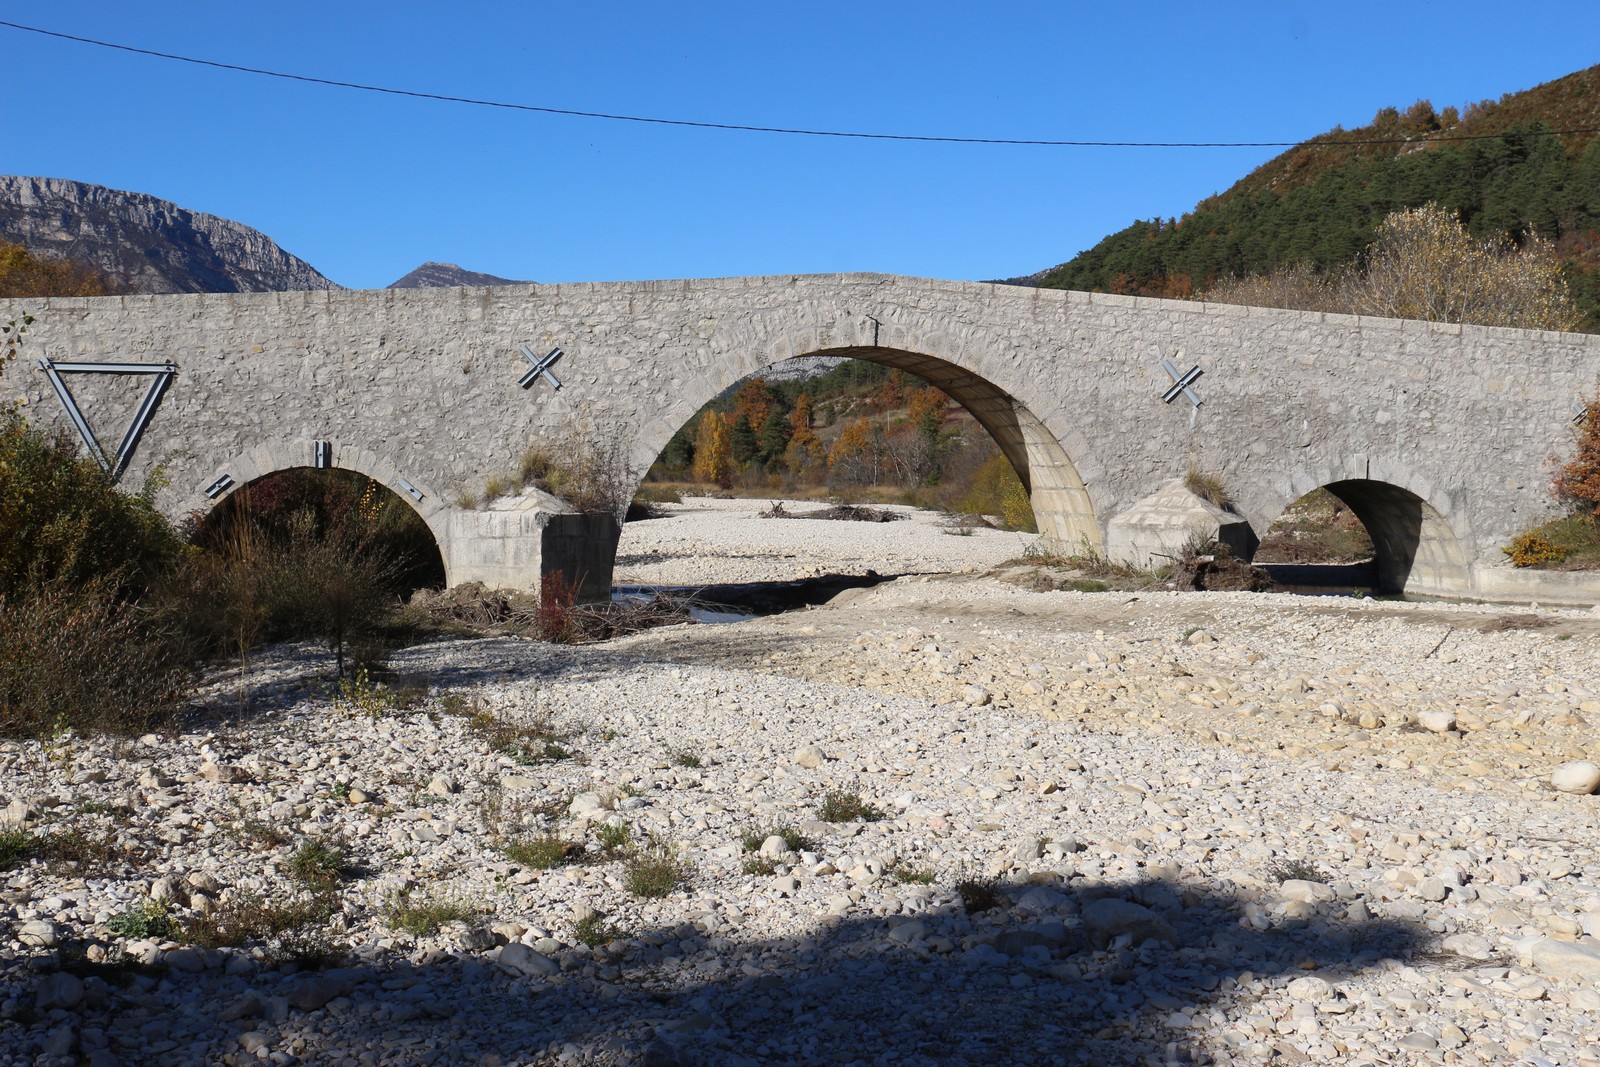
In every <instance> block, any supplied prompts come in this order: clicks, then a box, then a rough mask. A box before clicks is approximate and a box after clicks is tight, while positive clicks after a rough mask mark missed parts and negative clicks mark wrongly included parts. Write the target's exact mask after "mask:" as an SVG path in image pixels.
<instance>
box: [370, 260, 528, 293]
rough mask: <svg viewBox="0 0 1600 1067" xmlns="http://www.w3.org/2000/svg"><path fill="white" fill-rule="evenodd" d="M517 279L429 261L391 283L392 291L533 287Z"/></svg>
mask: <svg viewBox="0 0 1600 1067" xmlns="http://www.w3.org/2000/svg"><path fill="white" fill-rule="evenodd" d="M531 284H533V283H531V282H524V281H518V280H516V279H515V278H502V277H500V276H499V275H496V274H481V273H479V272H478V271H475V270H464V269H462V268H461V267H458V266H456V265H455V264H454V263H438V262H435V261H433V260H429V261H428V262H426V263H424V264H423V265H422V266H420V267H418V268H417V269H416V270H414V271H412V272H411V273H410V274H407V275H406V276H405V277H404V278H401V279H400V280H399V281H396V282H391V283H390V285H389V288H390V289H449V288H454V287H456V286H462V285H531Z"/></svg>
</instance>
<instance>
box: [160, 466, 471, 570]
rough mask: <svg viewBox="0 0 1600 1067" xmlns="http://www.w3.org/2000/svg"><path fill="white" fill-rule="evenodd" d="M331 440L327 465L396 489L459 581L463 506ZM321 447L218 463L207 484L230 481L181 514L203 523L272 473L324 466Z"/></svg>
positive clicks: (193, 499)
mask: <svg viewBox="0 0 1600 1067" xmlns="http://www.w3.org/2000/svg"><path fill="white" fill-rule="evenodd" d="M326 444H327V445H328V446H329V456H328V463H327V464H326V468H331V469H335V470H347V471H353V472H355V473H357V474H363V475H366V476H367V477H368V478H371V479H372V480H373V481H375V482H377V483H378V484H379V485H381V486H383V487H384V488H386V489H388V490H390V491H391V492H393V493H394V495H395V496H397V497H399V498H400V499H401V500H402V501H404V502H405V503H406V504H407V505H408V506H409V507H410V508H411V510H412V511H414V512H416V513H417V516H418V517H419V518H421V519H422V521H423V523H424V524H425V525H426V526H427V527H428V532H429V533H430V534H432V535H433V542H434V544H435V545H436V546H437V547H438V549H439V557H440V559H441V560H443V562H444V571H445V584H446V585H455V584H457V582H458V576H457V571H458V570H459V566H458V563H457V561H455V560H453V559H452V552H451V544H452V538H451V529H450V527H451V523H450V516H451V514H452V513H453V512H455V511H457V510H458V509H456V508H454V507H453V506H452V505H450V504H449V503H448V502H446V501H445V500H443V499H441V498H440V497H439V495H438V493H437V492H435V491H434V489H433V487H432V486H430V485H428V484H426V483H424V482H422V481H420V480H418V479H415V478H411V477H408V476H406V475H404V474H402V473H401V472H400V470H399V469H398V468H397V467H395V466H394V464H392V463H390V462H389V461H388V460H386V459H384V458H383V457H382V456H379V455H377V454H376V453H373V452H370V451H368V450H367V449H363V448H358V447H355V446H345V445H340V444H339V443H338V442H336V441H329V442H326ZM316 450H317V442H315V441H311V440H293V441H268V442H264V443H262V444H260V445H257V446H256V447H255V448H252V449H250V450H249V451H247V452H241V453H239V454H238V455H236V456H234V457H233V458H232V459H231V460H229V461H228V462H227V463H224V464H222V465H220V466H219V467H217V468H216V469H215V470H214V471H213V472H212V474H211V476H210V477H209V478H208V479H207V480H206V483H205V484H206V485H208V486H211V485H217V484H218V483H219V482H222V481H223V479H224V478H226V479H227V481H226V483H225V484H224V486H223V488H222V489H221V490H220V491H218V492H217V494H216V495H215V496H213V497H207V496H206V495H205V493H204V492H203V491H202V492H198V493H194V494H192V495H191V496H190V497H188V498H187V499H186V500H185V501H184V503H183V505H182V507H181V508H180V512H181V514H182V515H183V516H184V517H187V518H189V519H191V520H194V521H202V520H204V518H205V517H206V516H207V515H209V514H210V513H211V511H212V509H214V508H215V507H216V506H217V505H219V504H221V503H222V502H223V501H224V500H226V499H227V498H228V497H230V496H232V495H233V494H234V493H236V492H238V491H239V490H240V489H243V488H244V487H245V486H247V485H250V484H251V483H252V482H257V481H260V480H261V479H262V478H265V477H266V476H267V475H269V474H277V473H278V472H279V471H287V470H296V469H302V468H303V469H307V470H315V469H318V464H317V451H316Z"/></svg>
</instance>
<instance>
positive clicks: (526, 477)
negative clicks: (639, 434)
mask: <svg viewBox="0 0 1600 1067" xmlns="http://www.w3.org/2000/svg"><path fill="white" fill-rule="evenodd" d="M628 436H629V435H628V434H626V433H622V432H614V433H608V434H601V433H599V432H597V431H595V430H593V429H589V430H583V429H574V430H570V431H568V432H567V434H566V435H564V436H563V437H562V438H561V439H559V440H553V441H550V442H548V443H545V442H541V443H536V444H533V445H530V446H529V447H528V449H527V451H525V452H523V454H522V458H521V459H520V460H519V461H518V464H517V478H516V479H515V480H512V479H509V478H504V477H500V476H494V477H491V478H490V479H489V481H488V483H486V484H485V486H484V498H485V501H487V500H490V499H493V498H494V497H497V496H506V495H509V494H510V493H513V492H516V491H518V490H520V489H523V488H525V487H527V486H530V485H532V486H537V487H538V488H539V489H542V490H544V491H545V492H547V493H549V494H550V495H551V496H557V497H560V498H561V499H562V500H564V501H566V502H567V503H568V504H570V505H572V506H573V507H574V508H576V509H577V510H578V511H580V512H582V513H583V514H585V515H610V516H611V517H612V518H614V519H616V520H617V522H618V523H621V522H623V521H625V520H626V518H627V515H628V505H629V503H630V502H631V501H632V500H633V498H634V492H633V491H634V482H635V480H634V478H633V477H632V476H631V475H630V474H629V472H628V456H627V445H626V440H627V438H628Z"/></svg>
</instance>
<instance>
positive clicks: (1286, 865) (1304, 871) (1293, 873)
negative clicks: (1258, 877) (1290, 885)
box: [1267, 860, 1328, 883]
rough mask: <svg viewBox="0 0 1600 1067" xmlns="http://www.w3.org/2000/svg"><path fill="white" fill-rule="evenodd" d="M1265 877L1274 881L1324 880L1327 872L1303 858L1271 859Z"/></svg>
mask: <svg viewBox="0 0 1600 1067" xmlns="http://www.w3.org/2000/svg"><path fill="white" fill-rule="evenodd" d="M1267 877H1268V878H1271V879H1272V880H1273V881H1275V882H1280V883H1281V882H1289V881H1301V882H1326V881H1327V880H1328V874H1327V872H1326V871H1324V870H1323V869H1322V868H1321V867H1318V866H1317V865H1316V864H1315V863H1307V862H1306V861H1305V860H1273V861H1272V863H1271V864H1269V865H1268V867H1267Z"/></svg>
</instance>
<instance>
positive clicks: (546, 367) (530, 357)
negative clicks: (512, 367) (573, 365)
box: [517, 345, 566, 389]
mask: <svg viewBox="0 0 1600 1067" xmlns="http://www.w3.org/2000/svg"><path fill="white" fill-rule="evenodd" d="M517 351H519V352H521V353H522V358H523V359H525V360H527V361H528V363H529V364H531V366H530V367H529V368H528V370H526V371H524V372H523V375H522V377H520V378H518V379H517V384H518V385H520V386H522V388H524V389H527V388H528V387H529V386H531V385H533V383H534V382H536V381H538V380H539V379H540V378H544V379H545V380H546V381H548V382H549V383H550V384H551V386H553V387H554V388H556V389H560V388H561V382H560V380H559V379H557V378H556V376H555V375H554V374H551V373H550V368H551V367H553V366H555V365H556V361H557V360H559V359H560V358H561V357H562V356H564V355H566V353H565V352H563V351H561V349H559V348H552V349H551V350H550V351H549V352H548V353H547V354H546V355H545V357H544V358H543V359H540V358H539V357H538V356H535V355H534V354H533V349H531V348H529V347H528V346H527V345H518V346H517Z"/></svg>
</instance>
